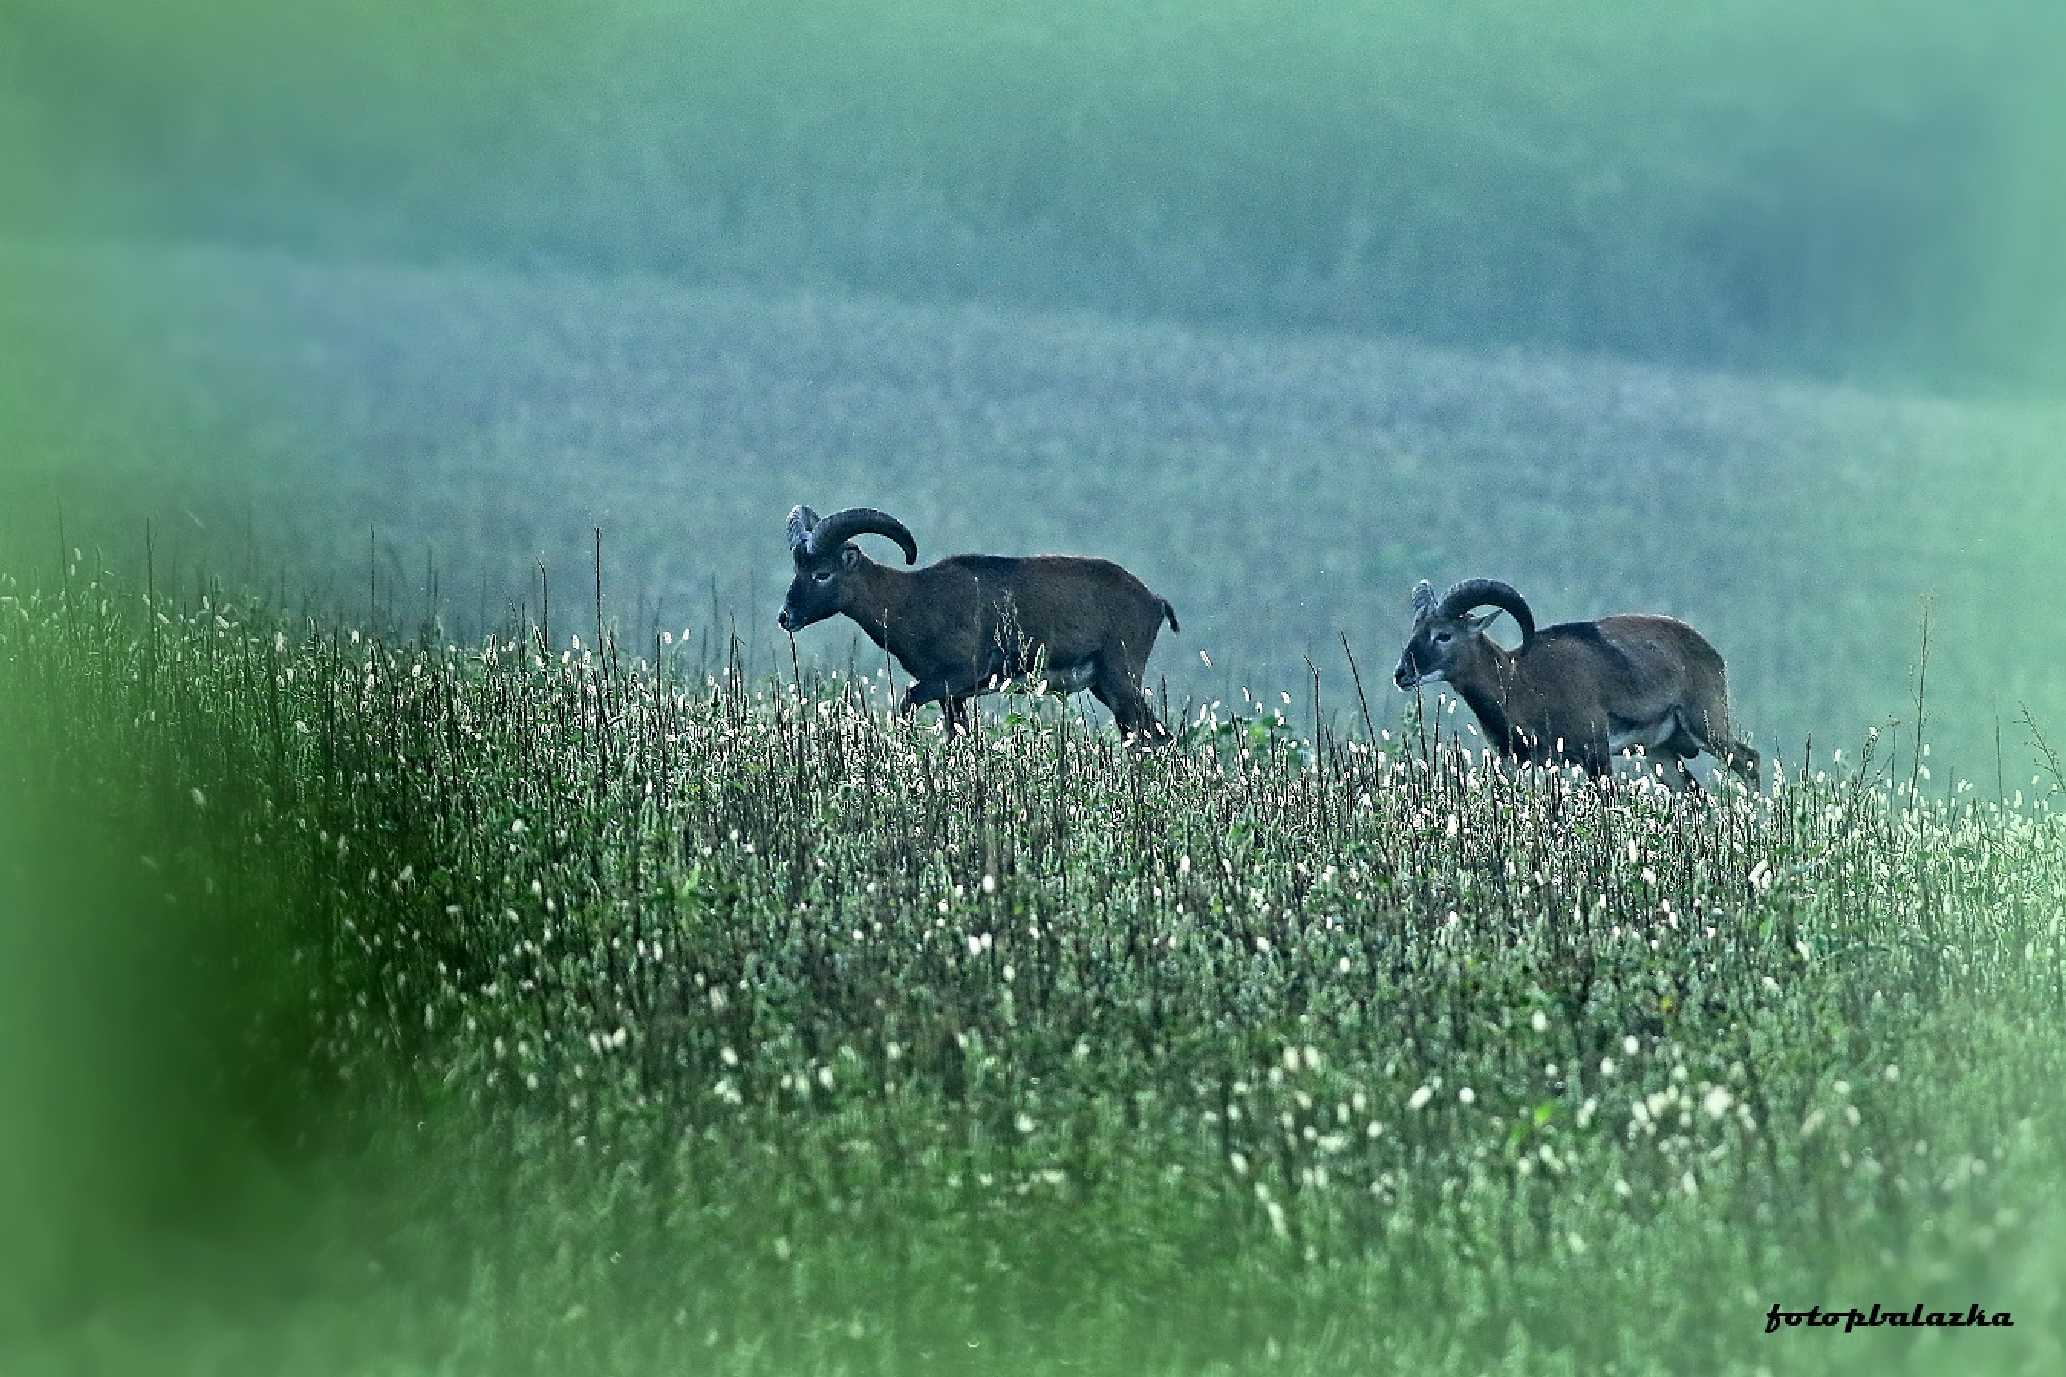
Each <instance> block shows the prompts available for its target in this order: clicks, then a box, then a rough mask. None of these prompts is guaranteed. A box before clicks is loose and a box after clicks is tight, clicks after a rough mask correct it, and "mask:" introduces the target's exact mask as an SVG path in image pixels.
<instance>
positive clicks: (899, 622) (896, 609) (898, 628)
mask: <svg viewBox="0 0 2066 1377" xmlns="http://www.w3.org/2000/svg"><path fill="white" fill-rule="evenodd" d="M847 587H848V589H849V591H848V593H847V596H846V598H845V605H844V607H843V609H842V610H843V611H845V613H846V615H847V616H848V617H849V618H850V619H852V621H853V623H854V625H856V626H858V627H860V628H861V630H862V631H863V632H865V633H866V634H867V637H868V639H869V640H871V641H873V642H875V643H876V644H877V645H879V646H881V647H882V648H883V649H885V650H887V651H889V653H890V654H892V655H894V656H896V657H897V660H898V662H899V663H900V664H902V665H903V666H904V668H905V669H906V670H907V671H908V670H909V669H910V668H911V655H910V650H911V646H910V645H909V643H908V640H909V636H910V634H911V632H913V631H914V630H915V629H916V628H915V626H914V624H913V619H912V618H911V617H909V616H907V615H905V614H906V611H907V609H908V608H909V606H910V599H911V594H912V576H911V575H910V574H906V573H901V572H899V571H898V570H895V569H886V568H884V567H883V566H882V565H880V564H877V563H875V562H874V561H873V560H864V561H863V562H862V563H861V564H860V565H858V566H857V567H856V568H854V569H853V570H852V571H851V572H850V573H848V574H847Z"/></svg>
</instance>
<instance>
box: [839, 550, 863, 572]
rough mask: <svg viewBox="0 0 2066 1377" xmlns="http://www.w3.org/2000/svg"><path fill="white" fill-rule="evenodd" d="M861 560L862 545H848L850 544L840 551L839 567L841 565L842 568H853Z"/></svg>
mask: <svg viewBox="0 0 2066 1377" xmlns="http://www.w3.org/2000/svg"><path fill="white" fill-rule="evenodd" d="M860 562H861V550H860V547H859V546H856V545H848V546H845V547H843V548H842V549H841V550H840V552H839V567H840V568H842V569H851V568H853V567H854V566H855V565H856V564H859V563H860Z"/></svg>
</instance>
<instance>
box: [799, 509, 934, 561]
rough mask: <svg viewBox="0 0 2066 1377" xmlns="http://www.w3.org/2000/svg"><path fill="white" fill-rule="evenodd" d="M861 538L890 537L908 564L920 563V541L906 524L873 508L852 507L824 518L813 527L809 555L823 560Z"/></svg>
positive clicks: (808, 546)
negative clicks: (854, 539) (856, 537)
mask: <svg viewBox="0 0 2066 1377" xmlns="http://www.w3.org/2000/svg"><path fill="white" fill-rule="evenodd" d="M857 535H879V536H888V537H889V538H890V539H891V540H894V541H896V542H897V544H898V545H899V546H901V547H902V548H903V551H904V563H906V564H916V563H918V542H917V541H916V540H915V539H913V538H912V535H911V532H910V531H908V530H906V529H905V527H904V523H903V522H901V521H899V520H897V519H896V518H895V517H893V516H891V515H890V514H889V513H888V512H879V511H877V510H875V508H873V507H848V508H847V509H846V510H845V511H843V512H834V513H833V514H832V515H830V516H828V517H824V518H822V519H820V520H819V522H818V524H817V525H815V526H813V527H812V528H811V537H810V540H809V542H808V543H807V545H806V547H805V553H807V554H809V555H810V557H811V558H812V559H823V558H824V557H825V556H826V555H828V554H830V553H831V552H832V551H834V550H837V549H838V548H839V547H840V546H842V545H844V544H846V543H847V542H848V541H849V540H852V539H853V538H854V537H855V536H857Z"/></svg>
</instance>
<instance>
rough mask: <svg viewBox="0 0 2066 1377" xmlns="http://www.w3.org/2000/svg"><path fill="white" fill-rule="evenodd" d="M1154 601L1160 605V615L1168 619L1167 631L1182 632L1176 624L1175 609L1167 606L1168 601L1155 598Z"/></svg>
mask: <svg viewBox="0 0 2066 1377" xmlns="http://www.w3.org/2000/svg"><path fill="white" fill-rule="evenodd" d="M1156 601H1157V602H1159V603H1161V604H1162V615H1163V616H1165V617H1167V618H1169V629H1170V630H1171V631H1182V630H1183V628H1182V627H1181V626H1178V625H1177V624H1176V609H1175V608H1174V607H1171V606H1170V605H1169V599H1168V598H1157V599H1156Z"/></svg>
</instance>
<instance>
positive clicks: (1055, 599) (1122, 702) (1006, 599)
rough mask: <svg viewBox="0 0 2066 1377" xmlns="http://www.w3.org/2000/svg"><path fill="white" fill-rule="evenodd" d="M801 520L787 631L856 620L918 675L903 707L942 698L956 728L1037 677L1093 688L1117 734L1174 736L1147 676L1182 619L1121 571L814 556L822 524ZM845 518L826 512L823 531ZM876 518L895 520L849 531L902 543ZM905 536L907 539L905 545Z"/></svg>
mask: <svg viewBox="0 0 2066 1377" xmlns="http://www.w3.org/2000/svg"><path fill="white" fill-rule="evenodd" d="M799 513H800V514H801V515H800V516H799V515H792V519H791V533H792V547H793V549H794V550H795V551H796V562H797V575H796V580H795V582H794V583H792V584H791V586H790V593H789V598H788V600H787V601H786V602H785V604H784V607H783V613H782V618H781V621H782V625H783V626H784V627H786V628H788V629H790V630H797V629H801V628H802V627H804V626H808V625H810V624H811V623H812V622H815V621H820V620H823V619H824V618H825V617H828V616H833V615H845V616H846V617H849V618H851V619H852V620H853V621H854V623H855V624H856V625H858V626H859V627H860V628H861V630H862V631H863V632H865V633H866V634H867V636H868V638H869V639H870V640H872V641H874V642H875V643H876V644H877V645H879V646H882V647H883V648H885V649H887V650H888V651H889V652H890V654H892V655H893V656H895V657H896V659H897V663H898V664H900V665H902V666H903V667H904V671H905V672H906V673H907V674H909V675H910V676H911V680H912V682H911V687H910V688H909V689H908V690H907V691H906V693H905V695H904V701H903V705H902V707H903V711H905V712H907V713H908V712H911V711H914V710H916V709H917V708H918V707H919V706H920V705H921V704H924V703H933V702H937V703H940V704H941V705H942V706H943V707H944V709H945V710H946V713H947V717H948V722H949V724H950V727H957V726H959V725H961V724H962V723H963V721H964V718H965V711H966V705H967V703H968V701H969V700H970V699H971V698H974V697H976V696H977V695H978V694H982V693H987V692H990V691H993V690H994V689H996V688H998V687H1000V686H1001V685H1003V684H1004V683H1005V682H1006V681H1008V680H1012V679H1025V678H1029V677H1034V676H1035V672H1036V671H1038V676H1037V677H1039V678H1040V679H1041V680H1043V681H1045V682H1046V683H1047V684H1048V685H1049V686H1050V687H1051V688H1053V689H1055V690H1057V691H1059V692H1065V693H1066V692H1073V691H1075V690H1077V689H1084V688H1087V689H1089V690H1090V691H1091V693H1092V694H1093V695H1095V696H1096V698H1097V699H1098V701H1099V702H1101V703H1103V704H1104V705H1105V706H1106V707H1107V708H1110V709H1111V711H1112V715H1113V717H1114V719H1115V720H1116V721H1117V722H1118V724H1119V728H1120V730H1121V731H1123V732H1127V733H1129V734H1138V735H1142V736H1147V737H1153V738H1158V739H1159V738H1161V737H1163V736H1165V735H1166V732H1165V731H1164V729H1163V727H1162V724H1161V722H1160V721H1159V720H1158V719H1157V718H1156V716H1155V711H1154V709H1153V707H1152V706H1150V704H1149V703H1148V701H1147V696H1146V694H1145V693H1144V692H1143V690H1142V680H1143V676H1144V675H1145V673H1146V671H1147V665H1148V656H1149V654H1150V653H1151V652H1152V651H1153V650H1154V648H1155V637H1156V636H1157V635H1158V634H1159V633H1160V631H1161V630H1162V625H1163V623H1164V622H1165V621H1166V622H1167V623H1168V624H1169V627H1170V629H1171V630H1172V631H1174V630H1176V629H1177V619H1176V612H1175V610H1174V609H1172V608H1171V607H1170V605H1169V603H1168V602H1167V601H1166V600H1164V599H1163V598H1161V597H1159V596H1157V595H1156V594H1155V593H1154V592H1153V591H1152V590H1150V589H1149V588H1148V586H1147V585H1146V584H1144V583H1142V582H1141V581H1140V580H1139V579H1138V578H1135V577H1134V576H1133V575H1132V574H1130V573H1128V572H1127V571H1126V570H1125V569H1123V568H1121V567H1120V566H1118V565H1117V564H1114V563H1112V562H1111V561H1110V560H1103V559H1090V558H1085V557H1081V556H1075V555H1027V556H1021V557H1009V556H998V555H955V556H953V557H952V558H949V559H943V560H941V561H939V562H938V563H937V564H932V565H929V566H927V567H926V568H923V569H916V570H910V571H906V570H902V569H894V568H891V567H889V566H887V565H883V564H878V563H876V562H875V561H874V560H872V559H869V558H868V557H867V556H866V555H864V554H862V553H861V552H860V550H859V549H857V548H856V547H854V546H852V545H845V544H843V542H842V544H841V545H840V546H836V547H833V548H826V549H822V550H821V549H817V548H815V547H814V545H813V543H812V542H811V540H810V539H809V536H810V535H811V534H812V532H813V530H814V529H816V528H818V523H817V519H816V517H815V516H814V515H812V514H810V513H809V509H808V508H800V509H799ZM846 516H847V514H846V513H835V514H833V515H832V516H828V517H826V518H825V519H824V523H823V526H824V527H828V528H829V527H832V526H833V523H834V522H836V521H841V520H842V518H846ZM877 518H879V519H880V522H888V521H890V519H889V518H886V517H881V514H880V513H871V514H870V515H869V517H868V518H856V519H853V520H847V521H844V522H843V526H846V527H851V526H854V525H855V524H856V521H859V522H860V523H861V524H867V525H870V526H871V528H872V529H873V530H874V531H875V533H878V534H890V535H891V538H892V539H899V536H898V535H896V534H893V533H891V532H890V531H887V530H884V529H883V528H882V526H881V524H880V522H878V521H877V520H876V519H877ZM799 529H800V530H801V531H802V532H803V537H804V538H803V539H802V541H801V542H800V543H799V542H798V540H797V532H798V530H799ZM902 530H903V528H902V527H901V526H897V527H896V531H898V532H902ZM832 533H833V534H835V535H842V536H843V535H844V534H847V533H849V532H848V531H846V530H844V529H841V528H834V529H833V531H832ZM853 533H858V532H853ZM908 540H909V533H908V532H903V534H902V537H901V539H900V543H902V542H903V541H908ZM823 543H826V544H829V542H823ZM916 551H917V547H916V543H915V542H911V543H909V544H907V545H906V554H907V557H908V558H915V557H916Z"/></svg>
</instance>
